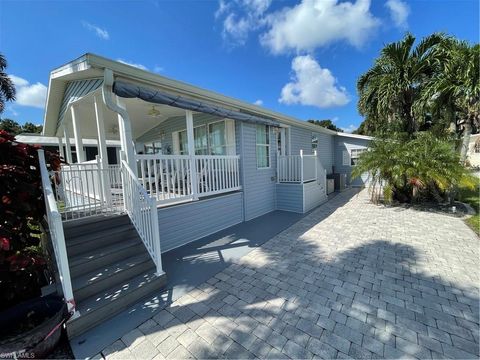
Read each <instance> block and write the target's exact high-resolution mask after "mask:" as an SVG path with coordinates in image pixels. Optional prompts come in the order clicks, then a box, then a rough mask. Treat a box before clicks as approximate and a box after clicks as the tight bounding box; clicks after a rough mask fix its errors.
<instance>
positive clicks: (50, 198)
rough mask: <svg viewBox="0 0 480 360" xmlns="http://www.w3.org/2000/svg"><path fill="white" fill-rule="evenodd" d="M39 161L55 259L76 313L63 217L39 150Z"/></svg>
mask: <svg viewBox="0 0 480 360" xmlns="http://www.w3.org/2000/svg"><path fill="white" fill-rule="evenodd" d="M38 160H39V164H40V174H41V178H42V188H43V196H44V198H45V208H46V215H47V222H48V229H49V232H50V238H51V241H52V245H53V250H54V252H55V259H56V261H57V268H58V274H59V277H60V283H61V285H62V290H63V296H64V298H65V302H66V303H67V308H68V311H69V312H71V313H74V312H75V300H74V298H73V290H72V282H71V278H70V268H69V266H68V256H67V248H66V245H65V236H64V233H63V225H62V216H61V215H60V212H59V211H58V208H57V202H56V199H55V195H54V193H53V189H52V184H51V181H50V175H49V173H48V170H47V165H46V163H45V155H44V152H43V150H38Z"/></svg>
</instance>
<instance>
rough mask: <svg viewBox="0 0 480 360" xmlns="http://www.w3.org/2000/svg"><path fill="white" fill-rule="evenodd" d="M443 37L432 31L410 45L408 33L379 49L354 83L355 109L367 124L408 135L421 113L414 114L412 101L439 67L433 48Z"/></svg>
mask: <svg viewBox="0 0 480 360" xmlns="http://www.w3.org/2000/svg"><path fill="white" fill-rule="evenodd" d="M444 38H445V36H444V35H443V34H439V33H435V34H432V35H430V36H427V37H426V38H424V39H422V41H421V42H420V43H418V44H417V45H416V46H414V43H415V37H414V36H413V35H412V34H409V33H408V34H406V35H405V37H404V38H403V39H402V40H401V41H398V42H394V43H391V44H388V45H386V46H385V47H384V48H383V49H382V51H381V54H380V57H379V58H377V59H376V61H375V63H374V66H373V67H372V68H371V69H370V70H368V71H367V72H366V73H365V74H363V75H362V76H360V78H359V80H358V83H357V89H358V93H359V96H360V99H359V102H358V110H359V112H360V113H361V114H362V115H364V116H365V117H366V122H368V123H369V124H366V125H367V127H369V128H372V127H374V128H375V129H382V128H383V129H392V128H393V129H395V130H400V131H405V132H407V133H408V134H410V135H411V134H413V133H414V132H415V131H416V130H417V128H418V125H419V120H420V118H421V116H422V115H421V114H416V113H415V111H414V110H415V107H414V104H415V101H416V100H417V99H418V97H419V94H420V93H421V91H422V88H423V86H424V84H425V82H426V80H428V79H429V78H430V77H431V76H433V74H435V72H436V69H437V67H438V66H439V63H440V61H438V60H439V59H438V57H439V55H441V54H440V53H439V52H436V51H434V50H435V48H436V47H437V46H438V45H439V44H441V43H442V41H443V39H444Z"/></svg>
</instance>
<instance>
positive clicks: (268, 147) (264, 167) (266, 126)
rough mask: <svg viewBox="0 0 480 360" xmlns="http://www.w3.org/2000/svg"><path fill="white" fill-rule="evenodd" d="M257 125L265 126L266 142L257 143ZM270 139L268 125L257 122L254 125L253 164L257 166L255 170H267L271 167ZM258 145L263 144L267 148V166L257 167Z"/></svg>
mask: <svg viewBox="0 0 480 360" xmlns="http://www.w3.org/2000/svg"><path fill="white" fill-rule="evenodd" d="M258 126H265V128H266V135H267V136H266V139H267V141H268V144H259V143H257V131H258ZM271 145H272V144H271V139H270V126H269V125H263V124H257V125H256V126H255V165H256V167H257V170H268V169H270V168H271V167H272V156H271V153H270V146H271ZM258 146H263V147H266V148H267V152H266V154H267V161H268V166H262V167H258V157H257V147H258Z"/></svg>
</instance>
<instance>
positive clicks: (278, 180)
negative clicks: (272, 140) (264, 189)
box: [277, 151, 280, 184]
mask: <svg viewBox="0 0 480 360" xmlns="http://www.w3.org/2000/svg"><path fill="white" fill-rule="evenodd" d="M278 183H280V151H277V184H278Z"/></svg>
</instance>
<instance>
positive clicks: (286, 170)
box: [277, 150, 318, 183]
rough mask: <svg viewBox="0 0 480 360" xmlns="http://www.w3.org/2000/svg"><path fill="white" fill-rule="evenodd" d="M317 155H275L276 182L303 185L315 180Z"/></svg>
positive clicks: (301, 153) (301, 151)
mask: <svg viewBox="0 0 480 360" xmlns="http://www.w3.org/2000/svg"><path fill="white" fill-rule="evenodd" d="M317 165H318V159H317V155H316V154H313V155H304V154H303V150H300V155H280V154H278V155H277V181H278V182H281V183H304V182H307V181H313V180H316V179H317Z"/></svg>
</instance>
